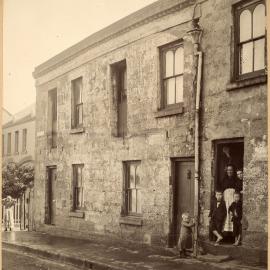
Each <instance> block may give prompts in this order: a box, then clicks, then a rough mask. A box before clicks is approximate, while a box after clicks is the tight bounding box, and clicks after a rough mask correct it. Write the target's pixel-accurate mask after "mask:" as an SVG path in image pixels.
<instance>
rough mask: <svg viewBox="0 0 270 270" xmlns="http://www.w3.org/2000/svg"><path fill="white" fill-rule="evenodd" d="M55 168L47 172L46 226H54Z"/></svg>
mask: <svg viewBox="0 0 270 270" xmlns="http://www.w3.org/2000/svg"><path fill="white" fill-rule="evenodd" d="M55 187H56V168H49V171H48V224H51V225H54V224H55V215H56V190H55Z"/></svg>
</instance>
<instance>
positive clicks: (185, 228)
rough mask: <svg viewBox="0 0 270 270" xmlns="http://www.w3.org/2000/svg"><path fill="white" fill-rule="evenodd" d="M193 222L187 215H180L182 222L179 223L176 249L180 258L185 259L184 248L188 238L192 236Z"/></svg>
mask: <svg viewBox="0 0 270 270" xmlns="http://www.w3.org/2000/svg"><path fill="white" fill-rule="evenodd" d="M194 225H195V224H194V221H193V220H191V219H190V215H189V213H187V212H186V213H183V214H182V222H181V229H180V237H179V240H178V244H177V245H178V248H179V254H180V258H184V257H186V255H187V254H186V247H187V243H188V240H189V238H190V237H191V236H192V227H193V226H194Z"/></svg>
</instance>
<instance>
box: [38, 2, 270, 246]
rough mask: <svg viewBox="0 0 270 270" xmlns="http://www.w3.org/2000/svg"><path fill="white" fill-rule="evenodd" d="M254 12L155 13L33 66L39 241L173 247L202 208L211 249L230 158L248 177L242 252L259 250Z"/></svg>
mask: <svg viewBox="0 0 270 270" xmlns="http://www.w3.org/2000/svg"><path fill="white" fill-rule="evenodd" d="M196 4H197V5H196ZM264 5H265V3H264V2H263V1H259V0H256V1H255V0H254V1H253V0H252V1H238V0H228V1H217V0H205V1H195V0H189V1H185V0H166V1H164V0H163V1H162V0H161V1H157V2H155V3H153V4H151V5H149V6H147V7H145V8H144V9H142V10H139V11H137V12H135V13H133V14H131V15H130V16H127V17H126V18H124V19H122V20H120V21H118V22H116V23H114V24H112V25H110V26H108V27H107V28H105V29H103V30H101V31H99V32H97V33H95V34H93V35H91V36H90V37H88V38H86V39H84V40H83V41H81V42H79V43H78V44H76V45H74V46H72V47H71V48H69V49H67V50H65V51H63V52H62V53H60V54H59V55H56V56H55V57H53V58H52V59H50V60H48V61H47V62H45V63H43V64H41V65H40V66H38V67H37V68H36V69H35V71H34V77H35V79H36V89H37V100H36V103H37V112H36V114H37V122H36V136H37V138H36V179H35V181H36V182H35V199H36V212H35V222H36V228H37V230H40V231H48V232H54V233H64V234H69V235H83V236H85V237H88V236H90V235H91V234H98V235H109V236H111V237H113V236H115V237H121V238H124V239H132V240H136V241H141V242H143V243H148V244H152V245H162V246H173V245H174V244H175V242H176V238H177V236H178V234H177V232H178V229H179V224H178V223H179V218H180V216H181V213H182V212H183V211H190V212H191V213H193V214H195V216H197V212H196V211H197V207H196V205H197V202H198V199H199V239H201V240H203V241H204V240H206V241H207V239H208V236H209V224H208V223H209V222H208V213H209V210H210V198H211V196H212V195H213V192H214V189H215V187H216V186H217V185H218V184H219V183H220V181H221V180H222V176H223V174H224V164H225V162H226V153H227V158H228V156H230V162H233V163H234V165H235V166H236V167H237V168H243V170H244V191H243V193H244V194H243V205H244V215H245V220H246V224H245V226H244V227H245V228H244V229H245V230H244V236H243V244H244V246H247V247H248V246H250V245H251V244H252V247H257V248H260V249H266V239H267V142H266V134H267V125H266V122H267V118H266V111H267V107H266V106H267V105H266V100H267V90H266V89H267V85H266V73H265V66H266V63H265V61H266V60H265V59H266V58H265V22H264V19H265V8H264ZM193 18H195V19H198V20H199V25H200V28H201V30H202V35H201V42H200V44H199V46H196V44H195V45H194V38H196V33H199V32H200V30H198V25H196V20H195V21H193V23H192V19H193ZM252 18H253V20H252ZM252 21H253V24H254V25H253V28H252V27H251V25H252V24H251V22H252ZM243 25H245V27H244V28H243ZM192 29H193V31H191V32H190V30H192ZM252 29H253V30H252ZM196 42H197V43H198V42H199V41H196V40H195V43H196ZM253 46H254V50H252V49H250V48H253ZM198 50H199V51H201V52H202V54H203V57H200V53H196V52H197V51H198ZM241 52H242V54H241ZM253 54H254V55H253ZM200 67H202V68H200ZM201 71H202V74H201ZM200 74H201V75H202V79H201V80H200ZM199 89H201V102H198V103H197V105H200V108H199V109H198V110H197V112H199V113H198V114H196V110H195V100H196V91H199ZM197 116H198V118H197ZM196 119H197V120H198V122H199V137H197V132H196V131H197V129H196V125H195V120H196ZM197 120H196V121H197ZM197 138H198V140H197ZM197 142H198V144H197ZM195 145H197V146H198V147H195ZM228 149H229V150H228ZM195 150H196V151H195ZM197 150H198V151H197ZM197 153H199V156H198V154H197ZM228 153H229V154H228ZM227 161H228V160H227ZM198 166H199V168H200V170H199V172H198V178H197V173H196V174H195V176H196V177H195V179H194V171H195V172H196V168H197V167H198ZM197 180H198V182H199V192H198V191H197V188H196V183H197V182H196V181H197ZM194 211H195V212H194ZM52 224H53V225H55V226H51V225H52Z"/></svg>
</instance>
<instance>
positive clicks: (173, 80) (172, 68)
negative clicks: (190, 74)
mask: <svg viewBox="0 0 270 270" xmlns="http://www.w3.org/2000/svg"><path fill="white" fill-rule="evenodd" d="M161 55H162V69H161V70H162V105H163V107H168V106H172V105H175V104H178V103H182V102H183V75H184V49H183V46H182V45H181V44H179V43H174V44H172V45H169V46H166V47H164V48H162V49H161Z"/></svg>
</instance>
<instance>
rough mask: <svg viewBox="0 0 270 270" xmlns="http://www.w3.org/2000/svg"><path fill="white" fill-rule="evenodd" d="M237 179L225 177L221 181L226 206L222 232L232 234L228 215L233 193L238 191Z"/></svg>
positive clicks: (231, 224)
mask: <svg viewBox="0 0 270 270" xmlns="http://www.w3.org/2000/svg"><path fill="white" fill-rule="evenodd" d="M237 183H238V179H237V178H236V177H228V176H225V177H224V179H223V181H222V190H223V198H224V201H225V204H226V209H227V216H226V219H225V223H224V228H223V231H224V232H232V231H233V223H232V221H231V216H230V213H229V207H230V205H231V204H232V203H233V195H234V193H235V191H236V190H237V191H239V190H238V189H239V188H238V185H237Z"/></svg>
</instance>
